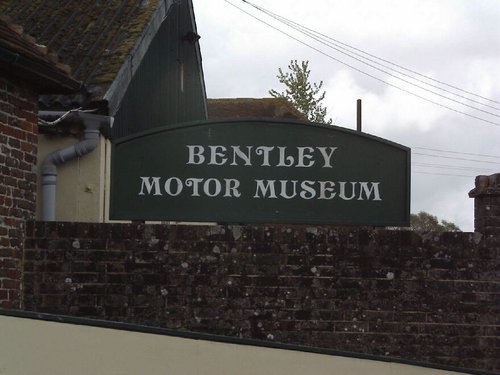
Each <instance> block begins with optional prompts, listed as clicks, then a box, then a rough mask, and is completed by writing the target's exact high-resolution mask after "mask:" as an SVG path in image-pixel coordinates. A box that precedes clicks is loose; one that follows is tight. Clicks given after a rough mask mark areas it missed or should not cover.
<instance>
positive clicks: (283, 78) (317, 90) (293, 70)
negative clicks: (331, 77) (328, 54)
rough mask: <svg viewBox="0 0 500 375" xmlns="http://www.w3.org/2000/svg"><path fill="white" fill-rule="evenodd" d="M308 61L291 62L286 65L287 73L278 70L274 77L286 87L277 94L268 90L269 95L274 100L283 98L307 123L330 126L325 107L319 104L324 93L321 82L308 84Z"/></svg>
mask: <svg viewBox="0 0 500 375" xmlns="http://www.w3.org/2000/svg"><path fill="white" fill-rule="evenodd" d="M308 66H309V61H302V62H301V63H300V64H299V63H298V62H297V60H291V61H290V64H289V65H288V69H289V72H283V70H282V69H281V68H279V70H278V71H279V74H278V75H277V76H276V77H277V78H278V80H279V81H280V83H282V84H284V85H285V86H286V90H285V91H282V92H278V91H276V90H269V94H270V95H271V96H272V97H274V98H285V99H286V100H288V101H289V102H290V103H292V105H293V106H294V107H295V108H297V110H298V111H299V112H301V113H303V114H304V115H305V116H306V118H307V119H308V120H309V121H312V122H320V123H325V124H331V123H332V120H331V119H330V120H326V118H325V117H326V112H327V111H326V107H323V105H322V104H321V102H322V101H323V99H325V91H323V92H322V91H321V88H322V87H323V81H321V82H320V83H315V82H313V83H310V82H309V74H310V73H311V71H310V70H309V67H308Z"/></svg>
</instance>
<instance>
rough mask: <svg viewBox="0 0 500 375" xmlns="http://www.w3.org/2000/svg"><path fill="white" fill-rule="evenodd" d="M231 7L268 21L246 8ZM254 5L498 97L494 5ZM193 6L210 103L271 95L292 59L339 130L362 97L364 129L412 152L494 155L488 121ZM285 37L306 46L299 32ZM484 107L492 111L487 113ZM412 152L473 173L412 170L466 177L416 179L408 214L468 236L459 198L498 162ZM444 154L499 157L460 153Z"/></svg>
mask: <svg viewBox="0 0 500 375" xmlns="http://www.w3.org/2000/svg"><path fill="white" fill-rule="evenodd" d="M232 1H233V3H235V4H237V5H238V6H240V7H242V8H244V9H245V10H247V11H249V12H251V13H252V14H254V15H257V16H258V17H259V18H263V19H266V20H267V21H269V19H268V18H265V17H264V16H263V15H262V14H260V13H258V12H255V11H254V10H253V9H252V8H250V7H248V6H247V5H245V4H244V3H242V2H240V1H235V0H232ZM252 1H253V2H255V3H256V4H258V5H260V6H263V7H266V8H268V9H269V10H272V11H274V12H276V13H278V14H280V15H282V16H284V17H287V18H290V19H293V20H295V21H297V22H300V23H301V24H303V25H306V26H309V27H311V28H313V29H315V30H318V31H321V32H323V33H324V34H327V35H329V36H331V37H333V38H336V39H338V40H340V41H343V42H345V43H349V44H351V45H354V46H355V47H357V48H360V49H362V50H365V51H368V52H370V53H372V54H375V55H377V56H380V57H382V58H385V59H387V60H391V61H393V62H395V63H398V64H400V65H402V66H405V67H407V68H411V69H413V70H416V71H419V72H421V73H423V74H426V75H429V76H431V77H433V78H435V79H438V80H440V81H444V82H447V83H449V84H452V85H454V86H458V87H462V88H463V89H465V90H468V91H472V92H476V93H478V94H480V95H482V96H485V97H490V98H493V99H495V100H497V101H500V75H499V74H497V71H498V66H500V54H498V48H497V46H498V45H500V28H498V20H499V19H500V2H498V0H480V1H469V0H440V1H435V0H405V1H400V0H380V1H372V0H357V1H355V2H353V1H351V0H337V1H328V0H315V1H314V2H309V3H304V2H303V1H298V0H275V1H272V2H265V1H263V0H252ZM194 7H195V12H196V16H197V22H198V28H199V30H198V31H199V33H200V35H201V36H202V39H201V46H202V55H203V58H204V71H205V79H206V84H207V91H208V95H209V97H263V96H268V90H269V89H271V88H278V87H279V85H278V82H277V79H276V74H277V70H278V67H282V68H286V65H287V64H288V62H289V61H290V60H291V59H298V60H299V61H300V60H309V62H310V64H309V66H310V68H311V70H312V73H311V78H312V80H313V81H316V82H318V81H320V80H323V81H324V88H325V90H326V91H327V98H326V102H325V104H326V105H327V107H328V108H329V110H330V113H329V115H330V116H331V117H332V118H333V120H334V121H335V122H336V123H337V124H338V125H341V126H346V127H349V128H351V129H353V128H355V126H356V118H355V117H356V99H358V98H361V99H362V100H363V128H364V130H365V131H366V132H368V133H371V134H374V135H377V136H381V137H384V138H388V139H391V140H393V141H395V142H398V143H402V144H405V145H408V146H412V147H430V148H436V149H444V150H455V151H461V152H467V153H478V154H493V155H498V154H500V152H498V146H497V141H496V140H497V139H498V138H499V135H500V134H499V133H500V126H494V125H488V124H486V123H484V122H481V121H478V120H476V119H473V118H470V117H466V116H464V115H460V114H458V113H455V112H452V111H449V110H447V109H444V108H442V107H439V106H436V105H434V104H431V103H428V102H425V101H422V100H420V99H417V98H415V97H413V96H411V95H408V94H406V93H404V92H401V91H400V90H397V89H395V88H392V87H389V86H387V85H384V84H381V83H380V82H378V81H375V80H373V79H371V78H369V77H366V76H365V75H363V74H360V73H359V72H355V71H353V70H351V69H349V68H347V67H345V66H344V65H342V64H341V63H339V62H336V61H334V60H332V59H331V58H328V57H326V56H324V55H322V54H320V53H318V52H316V51H313V50H310V49H308V48H307V47H305V46H304V45H302V44H300V43H297V42H296V41H294V40H292V39H289V38H287V37H286V36H284V35H283V34H280V33H278V32H276V31H275V30H272V29H270V28H269V27H267V26H265V25H263V24H261V23H259V22H258V21H256V20H255V19H253V18H251V17H249V16H247V15H245V14H243V13H241V12H240V11H238V10H236V9H234V8H233V7H231V6H230V5H228V4H227V3H226V2H225V1H223V0H210V1H206V0H203V1H202V0H194ZM271 22H272V24H273V25H277V26H278V24H277V23H276V22H273V21H271ZM280 27H281V26H280ZM293 35H295V36H297V37H299V38H300V39H301V40H307V39H306V38H305V37H304V36H299V34H293ZM308 43H313V44H314V45H315V46H317V48H320V49H321V50H322V51H324V52H326V53H328V54H330V55H332V56H333V57H335V58H337V59H340V60H342V61H344V62H346V63H349V64H352V65H355V66H356V67H358V68H359V69H361V70H363V71H365V72H368V73H370V74H373V75H376V76H377V77H380V78H382V79H384V80H386V81H388V82H390V83H392V84H394V85H397V86H402V87H404V88H407V89H409V90H411V91H412V92H416V93H418V94H419V95H423V96H426V97H429V98H430V96H429V93H427V92H422V91H420V90H418V89H416V88H415V87H412V86H407V85H406V84H404V83H402V82H401V81H397V80H395V79H394V78H391V77H387V76H384V75H383V74H382V73H381V72H377V71H374V70H373V69H371V68H369V67H367V66H365V65H361V64H359V63H357V62H354V61H353V60H351V59H349V58H347V57H345V56H342V55H340V54H339V53H337V52H336V51H333V50H330V49H328V48H327V47H325V46H323V45H320V44H317V43H314V42H311V41H309V42H308ZM457 99H458V98H457ZM432 100H435V101H438V102H441V103H443V104H445V105H448V106H450V107H453V108H457V109H459V110H461V111H464V112H467V113H470V114H472V115H475V116H479V117H483V118H486V119H488V120H490V121H494V122H500V118H499V117H496V116H492V115H488V114H486V113H481V112H478V111H474V110H473V109H470V108H466V107H462V106H460V105H459V104H456V103H452V102H449V101H445V100H444V99H442V98H439V97H432ZM460 100H461V99H460ZM471 104H472V105H475V104H473V103H471ZM490 104H492V103H490ZM496 105H497V106H500V104H496ZM485 109H486V110H488V111H491V112H494V113H495V114H496V115H498V114H500V112H499V111H497V110H495V109H492V108H486V107H485ZM420 151H421V150H420ZM416 152H417V150H415V149H414V150H413V161H415V162H417V163H427V164H434V165H436V164H437V165H454V166H457V167H471V168H475V169H474V170H452V169H439V168H430V167H428V166H427V167H414V170H415V171H423V172H427V173H438V174H445V173H448V174H457V175H467V176H470V177H451V176H450V177H446V176H432V175H424V174H416V173H415V174H414V175H413V182H412V210H413V211H418V210H425V211H428V212H430V213H432V214H434V215H437V216H438V217H439V218H442V219H447V220H449V221H454V222H456V223H457V224H459V226H461V227H462V229H465V230H472V229H473V224H472V223H473V208H472V207H473V200H472V199H469V198H468V196H467V193H468V191H469V190H470V189H472V187H473V184H474V176H475V175H477V174H490V173H493V172H495V171H497V172H500V164H496V165H495V164H487V163H479V162H472V161H467V160H454V159H438V158H431V157H428V156H424V155H417V154H416ZM443 155H448V156H453V155H455V156H459V157H462V158H464V159H467V158H468V159H475V160H490V161H495V160H496V161H500V159H486V158H482V157H472V156H466V155H458V154H443ZM484 168H488V169H487V170H483V169H484Z"/></svg>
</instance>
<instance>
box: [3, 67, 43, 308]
mask: <svg viewBox="0 0 500 375" xmlns="http://www.w3.org/2000/svg"><path fill="white" fill-rule="evenodd" d="M5 77H6V76H4V75H2V72H1V71H0V307H2V308H21V307H22V294H21V281H22V262H23V247H24V238H25V230H26V221H28V220H33V219H34V217H35V209H36V206H35V198H36V153H37V145H38V138H37V132H38V128H37V111H38V109H37V98H38V96H37V94H36V93H35V92H34V91H33V90H32V89H31V88H30V87H29V86H27V85H26V84H24V83H23V82H20V81H16V80H14V79H9V78H5Z"/></svg>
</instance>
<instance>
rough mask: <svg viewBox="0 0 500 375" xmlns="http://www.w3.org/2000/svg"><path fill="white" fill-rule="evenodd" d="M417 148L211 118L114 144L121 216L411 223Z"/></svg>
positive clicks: (322, 129)
mask: <svg viewBox="0 0 500 375" xmlns="http://www.w3.org/2000/svg"><path fill="white" fill-rule="evenodd" d="M409 196H410V150H409V149H408V148H406V147H403V146H401V145H398V144H395V143H392V142H389V141H386V140H383V139H380V138H376V137H373V136H369V135H366V134H363V133H358V132H354V131H351V130H347V129H343V128H339V127H335V126H327V125H319V124H311V123H304V122H296V121H291V120H286V121H285V120H274V119H265V120H263V119H255V120H254V119H245V120H228V121H204V122H197V123H189V124H181V125H179V126H177V127H165V128H159V129H155V130H151V131H148V132H144V133H141V134H138V135H135V136H131V137H127V138H122V139H120V140H118V141H116V142H115V143H114V148H113V153H112V169H111V212H110V217H111V219H116V220H118V219H119V220H155V221H156V220H160V221H198V222H199V221H210V222H221V223H222V222H224V223H297V224H345V225H380V226H382V225H384V226H385V225H391V226H403V225H408V224H409Z"/></svg>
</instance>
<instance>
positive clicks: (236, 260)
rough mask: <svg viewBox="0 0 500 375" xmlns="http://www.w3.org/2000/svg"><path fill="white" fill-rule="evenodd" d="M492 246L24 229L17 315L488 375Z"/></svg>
mask: <svg viewBox="0 0 500 375" xmlns="http://www.w3.org/2000/svg"><path fill="white" fill-rule="evenodd" d="M499 260H500V238H498V237H489V236H484V235H481V234H479V233H441V234H440V233H428V234H424V235H419V234H417V233H414V232H408V231H382V230H379V231H371V230H361V229H356V228H335V227H302V226H269V227H266V226H251V225H247V226H232V227H231V226H215V227H208V226H161V225H146V226H145V225H135V224H130V225H124V224H120V225H118V224H113V225H111V224H84V223H30V225H29V227H28V238H27V242H26V250H25V268H24V271H25V276H24V293H25V306H26V309H27V310H34V311H42V312H50V313H59V314H69V315H75V316H84V317H95V318H100V319H109V320H117V321H126V322H133V323H138V324H146V325H152V326H161V327H171V328H178V329H186V330H191V331H201V332H211V333H214V334H221V335H228V336H241V337H246V338H259V339H264V340H273V341H275V342H284V343H294V344H305V345H311V346H317V347H326V348H333V349H337V350H347V351H353V352H362V353H369V354H379V355H387V356H396V357H401V358H405V359H413V360H420V361H426V362H432V363H438V364H446V365H454V366H459V367H466V368H474V369H483V370H486V369H487V370H496V371H500V360H499V356H498V353H499V347H498V343H499V342H500V341H499V339H500V337H499V335H498V332H499V329H500V322H499V319H498V317H499V316H500V304H499V301H500V299H499V296H500V283H499V281H500V280H499V269H500V264H499Z"/></svg>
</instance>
